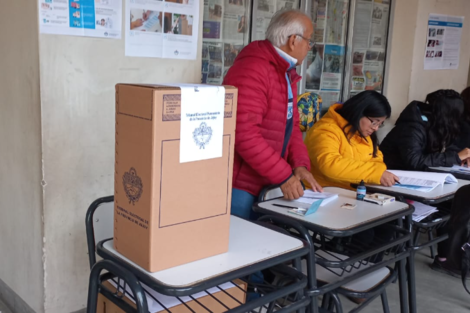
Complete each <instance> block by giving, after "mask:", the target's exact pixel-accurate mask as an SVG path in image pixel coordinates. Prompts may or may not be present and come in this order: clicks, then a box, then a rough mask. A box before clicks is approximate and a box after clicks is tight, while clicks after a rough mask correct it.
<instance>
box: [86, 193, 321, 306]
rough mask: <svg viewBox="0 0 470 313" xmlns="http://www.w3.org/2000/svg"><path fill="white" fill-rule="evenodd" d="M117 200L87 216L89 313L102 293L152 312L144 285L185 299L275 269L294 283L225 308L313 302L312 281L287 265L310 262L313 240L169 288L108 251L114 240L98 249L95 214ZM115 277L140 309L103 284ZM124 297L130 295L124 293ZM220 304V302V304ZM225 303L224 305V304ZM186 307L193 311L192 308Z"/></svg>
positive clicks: (99, 201) (107, 199) (94, 205)
mask: <svg viewBox="0 0 470 313" xmlns="http://www.w3.org/2000/svg"><path fill="white" fill-rule="evenodd" d="M113 200H114V197H112V196H110V197H104V198H100V199H97V200H96V201H95V202H93V203H92V204H91V205H90V208H89V209H88V212H87V216H86V227H87V241H88V250H89V254H90V255H89V258H90V267H91V273H90V279H89V289H88V303H87V313H95V312H96V306H97V300H98V293H101V294H103V295H104V296H105V297H106V298H108V299H110V300H111V301H112V302H113V303H114V304H116V305H117V306H118V307H120V308H121V309H123V310H124V311H125V312H138V313H143V312H145V313H148V305H147V299H146V296H145V293H144V292H145V291H144V288H143V287H142V285H141V282H142V283H144V284H146V285H147V286H148V287H149V288H151V289H153V290H155V291H157V292H159V293H161V294H164V295H167V296H173V297H182V296H191V295H193V294H195V293H198V292H201V291H206V292H207V290H208V289H210V288H212V287H218V286H219V285H221V284H224V283H226V282H233V280H235V279H237V278H243V277H247V276H249V275H251V274H253V273H256V272H258V271H261V270H264V269H273V270H274V271H275V272H277V273H280V274H282V275H284V276H285V277H287V278H288V279H290V283H289V284H287V285H284V286H281V287H279V286H271V287H272V288H268V289H269V290H270V291H272V292H269V293H263V296H262V297H259V298H257V299H254V300H252V301H249V302H247V303H245V304H241V305H240V306H238V307H236V308H234V309H228V307H227V306H225V305H224V306H225V307H226V308H227V309H228V310H227V312H230V313H245V312H254V310H255V309H257V308H259V307H263V306H264V307H265V308H267V309H268V312H271V311H274V309H275V306H274V302H275V301H276V300H279V299H283V298H285V297H287V296H289V295H293V294H295V295H297V296H296V298H295V299H294V300H293V301H291V303H290V304H288V305H287V306H286V307H283V308H279V307H277V308H276V310H275V312H279V313H289V312H294V311H303V310H304V309H305V307H307V306H308V304H309V303H310V301H311V297H309V296H308V295H307V294H306V287H307V281H308V278H307V277H306V276H305V275H304V274H302V272H301V271H300V270H297V269H296V268H292V267H289V266H288V265H286V262H287V263H288V262H294V265H296V266H300V258H302V257H306V258H307V259H308V260H310V258H311V254H312V249H311V240H310V238H309V240H303V247H301V248H299V249H296V250H293V251H290V252H286V253H284V254H281V255H278V256H275V257H273V258H270V259H267V260H263V261H260V262H257V263H255V264H252V265H250V266H245V267H242V268H239V269H236V270H233V271H229V272H227V273H223V274H220V275H217V276H215V277H212V278H209V279H205V280H202V281H198V282H197V283H194V284H192V285H190V286H184V287H174V286H169V285H166V284H164V283H162V282H161V281H159V280H157V279H155V278H153V277H151V276H149V275H148V274H147V273H146V272H144V271H142V270H140V269H138V268H136V267H135V266H133V265H131V264H129V263H128V262H126V261H124V260H123V259H121V258H120V257H119V256H117V255H115V254H113V253H112V252H110V251H109V250H107V249H106V248H105V247H104V246H103V244H104V243H105V242H106V241H109V240H111V238H110V239H106V240H103V241H101V242H99V243H98V245H97V246H96V247H95V243H94V230H93V223H92V221H93V214H94V211H95V210H96V208H97V207H98V206H99V205H100V204H102V203H105V202H111V201H113ZM259 227H262V226H259ZM297 229H298V230H299V231H300V232H302V231H303V230H302V228H301V226H298V225H297ZM306 239H307V238H306ZM95 248H96V253H97V254H98V255H99V256H100V257H102V258H103V259H104V260H101V261H98V262H96V257H95V255H94V254H95ZM104 271H106V272H107V273H104V274H102V273H103V272H104ZM112 278H117V279H119V280H122V281H123V282H124V284H125V285H127V286H129V288H130V289H131V291H132V293H133V295H132V296H133V299H134V301H135V302H136V307H137V308H133V307H132V306H131V305H129V304H128V303H126V302H125V301H124V300H123V299H122V297H123V292H122V291H123V289H124V288H122V287H121V288H120V289H119V288H118V291H117V292H116V291H112V290H109V289H108V288H107V287H106V286H104V285H103V283H104V282H106V281H108V280H109V279H112ZM119 285H120V284H119V283H118V286H119ZM235 285H236V284H235ZM260 289H261V288H260ZM119 291H120V292H119ZM124 294H126V293H125V292H124ZM127 294H128V293H127ZM213 298H214V297H213ZM232 298H233V297H232ZM195 301H196V302H197V300H195ZM218 302H219V303H220V301H218ZM197 303H199V302H197ZM183 304H184V303H183ZM221 304H222V305H223V303H221ZM186 307H187V308H188V309H189V310H190V311H192V310H191V309H190V308H189V307H188V306H186ZM202 307H204V306H202ZM206 310H207V312H211V311H210V310H209V309H207V308H206ZM165 312H171V310H170V309H166V310H165Z"/></svg>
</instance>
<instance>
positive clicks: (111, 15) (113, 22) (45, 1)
mask: <svg viewBox="0 0 470 313" xmlns="http://www.w3.org/2000/svg"><path fill="white" fill-rule="evenodd" d="M38 4H39V29H40V32H41V33H43V34H54V35H71V36H87V37H102V38H114V39H120V38H121V25H122V0H75V1H74V0H39V1H38Z"/></svg>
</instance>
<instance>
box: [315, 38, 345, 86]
mask: <svg viewBox="0 0 470 313" xmlns="http://www.w3.org/2000/svg"><path fill="white" fill-rule="evenodd" d="M344 52H345V48H344V46H338V45H325V48H324V52H323V73H322V77H321V90H326V91H340V90H341V85H342V82H343V75H342V69H343V67H344Z"/></svg>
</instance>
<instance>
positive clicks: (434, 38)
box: [424, 13, 464, 70]
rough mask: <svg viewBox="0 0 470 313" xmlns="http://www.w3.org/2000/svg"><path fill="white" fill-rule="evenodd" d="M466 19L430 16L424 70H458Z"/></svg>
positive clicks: (439, 15)
mask: <svg viewBox="0 0 470 313" xmlns="http://www.w3.org/2000/svg"><path fill="white" fill-rule="evenodd" d="M463 22H464V17H463V16H450V15H441V14H433V13H432V14H429V20H428V31H427V34H426V49H425V52H424V69H425V70H440V69H457V68H458V67H459V62H460V42H461V37H462V28H463Z"/></svg>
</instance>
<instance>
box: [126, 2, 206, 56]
mask: <svg viewBox="0 0 470 313" xmlns="http://www.w3.org/2000/svg"><path fill="white" fill-rule="evenodd" d="M125 21H126V25H125V30H126V31H125V39H126V41H125V54H126V56H134V57H155V58H172V59H189V60H195V59H196V55H197V42H198V29H199V1H198V0H165V1H162V0H126V18H125Z"/></svg>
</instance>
